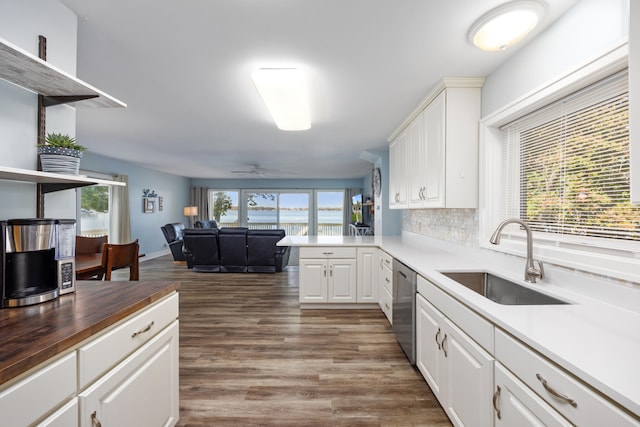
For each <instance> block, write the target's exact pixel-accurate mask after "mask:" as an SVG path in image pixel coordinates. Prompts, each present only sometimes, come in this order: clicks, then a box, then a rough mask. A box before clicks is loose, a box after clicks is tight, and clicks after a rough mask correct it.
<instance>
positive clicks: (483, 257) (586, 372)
mask: <svg viewBox="0 0 640 427" xmlns="http://www.w3.org/2000/svg"><path fill="white" fill-rule="evenodd" d="M278 244H279V245H281V246H377V247H380V248H381V249H383V250H384V251H386V252H387V253H389V254H390V255H391V256H393V257H394V258H396V259H398V260H399V261H401V262H403V263H404V264H406V265H408V266H409V267H411V268H413V269H414V270H416V271H417V272H418V274H420V275H421V276H423V277H425V278H426V279H428V280H429V281H430V282H432V283H434V284H435V285H436V286H438V287H440V288H441V289H443V290H444V291H445V292H447V293H448V294H450V295H451V296H453V297H454V298H456V299H458V300H459V301H461V302H462V303H464V304H465V305H467V306H468V307H469V308H471V309H472V310H474V311H476V312H477V313H479V314H480V315H482V316H483V317H485V318H487V319H488V320H490V321H491V322H492V323H494V324H495V325H496V326H498V327H500V328H501V329H504V330H505V331H507V332H509V333H510V334H512V335H513V336H515V337H517V338H518V339H520V340H521V341H523V342H524V343H526V344H527V345H529V346H530V347H532V348H534V349H535V350H537V351H538V352H540V353H542V354H544V355H545V356H547V357H548V358H549V359H551V360H553V361H554V362H555V363H557V364H558V365H560V366H561V367H563V368H564V369H566V370H567V371H569V372H571V373H573V374H574V375H576V376H578V377H580V378H581V379H582V380H583V381H585V382H586V383H588V384H590V385H591V386H592V387H593V388H595V389H597V390H599V391H600V392H601V393H602V394H604V395H606V396H608V397H609V398H611V399H612V400H614V401H616V402H618V403H619V404H620V405H622V406H624V407H625V408H627V409H628V410H630V411H631V412H633V413H634V414H636V416H640V289H637V288H634V287H633V286H630V285H625V284H621V283H617V282H614V281H605V280H602V279H599V278H595V277H593V276H588V275H583V274H580V273H571V272H568V271H565V270H563V269H559V268H555V267H554V266H550V265H545V278H544V279H543V280H542V281H539V282H538V283H536V284H529V283H525V282H524V281H523V276H524V259H523V258H519V257H514V256H508V255H504V254H500V253H496V252H493V251H488V250H482V249H477V248H469V247H464V246H459V245H455V244H452V243H449V242H444V241H440V240H435V239H429V238H426V237H424V236H418V235H413V234H412V233H406V234H405V235H404V236H403V237H400V236H393V237H387V236H375V237H351V236H339V237H324V236H288V237H285V238H284V239H283V240H281V241H280V242H279V243H278ZM478 270H481V271H489V272H491V273H494V274H497V275H499V276H502V277H504V278H506V279H510V280H512V281H516V282H518V283H519V284H521V285H523V286H527V287H531V288H533V289H535V290H537V291H541V292H544V293H548V294H550V295H552V296H555V297H558V298H560V299H563V300H565V301H568V302H570V303H571V304H569V305H546V306H509V305H501V304H497V303H494V302H493V301H490V300H488V299H486V298H484V297H482V296H481V295H479V294H477V293H475V292H473V291H471V290H469V289H467V288H465V287H464V286H462V285H460V284H458V283H456V282H454V281H453V280H451V279H449V278H447V277H445V276H443V275H442V274H440V273H439V271H478ZM634 307H635V310H634V309H632V308H634Z"/></svg>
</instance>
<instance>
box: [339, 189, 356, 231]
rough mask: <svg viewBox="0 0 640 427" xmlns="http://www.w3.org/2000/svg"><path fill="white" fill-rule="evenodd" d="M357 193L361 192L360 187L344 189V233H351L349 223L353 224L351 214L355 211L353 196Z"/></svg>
mask: <svg viewBox="0 0 640 427" xmlns="http://www.w3.org/2000/svg"><path fill="white" fill-rule="evenodd" d="M356 194H360V189H359V188H345V189H344V206H343V208H342V210H343V212H344V215H343V220H342V234H343V235H345V236H348V235H349V224H351V214H352V213H353V200H352V197H353V196H355V195H356Z"/></svg>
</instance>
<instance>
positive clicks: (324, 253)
mask: <svg viewBox="0 0 640 427" xmlns="http://www.w3.org/2000/svg"><path fill="white" fill-rule="evenodd" d="M322 254H323V255H333V252H322Z"/></svg>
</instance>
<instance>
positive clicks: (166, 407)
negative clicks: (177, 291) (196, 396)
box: [79, 321, 179, 427]
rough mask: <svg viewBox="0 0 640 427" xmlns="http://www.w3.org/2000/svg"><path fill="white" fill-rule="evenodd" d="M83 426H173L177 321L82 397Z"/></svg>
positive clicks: (175, 395)
mask: <svg viewBox="0 0 640 427" xmlns="http://www.w3.org/2000/svg"><path fill="white" fill-rule="evenodd" d="M79 400H80V425H81V426H83V427H92V426H95V425H99V424H98V423H100V424H101V425H103V426H105V427H106V426H173V425H175V424H176V423H177V421H178V410H179V403H178V321H175V322H174V323H173V324H171V325H170V326H168V327H167V328H166V329H165V330H163V331H162V332H160V333H159V334H158V335H156V336H155V337H154V338H153V339H151V340H150V341H149V342H148V343H147V344H145V345H144V346H142V347H141V348H140V349H139V350H138V351H136V352H135V353H133V354H132V355H131V356H129V357H128V358H126V359H125V360H124V361H123V362H122V363H120V364H119V365H117V366H116V367H115V368H114V369H112V370H111V371H110V372H109V373H107V374H106V375H105V376H103V377H102V378H100V379H99V380H98V381H97V382H95V383H94V384H93V385H91V386H90V387H89V388H88V389H86V390H85V391H84V392H83V393H81V394H80V396H79Z"/></svg>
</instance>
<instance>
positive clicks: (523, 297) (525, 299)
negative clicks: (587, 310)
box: [440, 271, 569, 305]
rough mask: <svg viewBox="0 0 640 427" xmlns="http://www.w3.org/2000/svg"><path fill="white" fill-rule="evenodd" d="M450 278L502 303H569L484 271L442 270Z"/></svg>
mask: <svg viewBox="0 0 640 427" xmlns="http://www.w3.org/2000/svg"><path fill="white" fill-rule="evenodd" d="M440 273H442V274H444V275H445V276H447V277H448V278H450V279H453V280H455V281H456V282H458V283H460V284H461V285H463V286H466V287H467V288H469V289H471V290H472V291H475V292H477V293H479V294H480V295H482V296H484V297H485V298H488V299H490V300H491V301H494V302H497V303H498V304H503V305H549V304H569V303H568V302H566V301H562V300H559V299H557V298H554V297H551V296H549V295H546V294H543V293H541V292H537V291H534V290H533V289H529V288H526V287H524V286H522V285H519V284H517V283H514V282H511V281H509V280H506V279H503V278H501V277H498V276H494V275H493V274H491V273H487V272H484V271H473V272H443V271H441V272H440Z"/></svg>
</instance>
